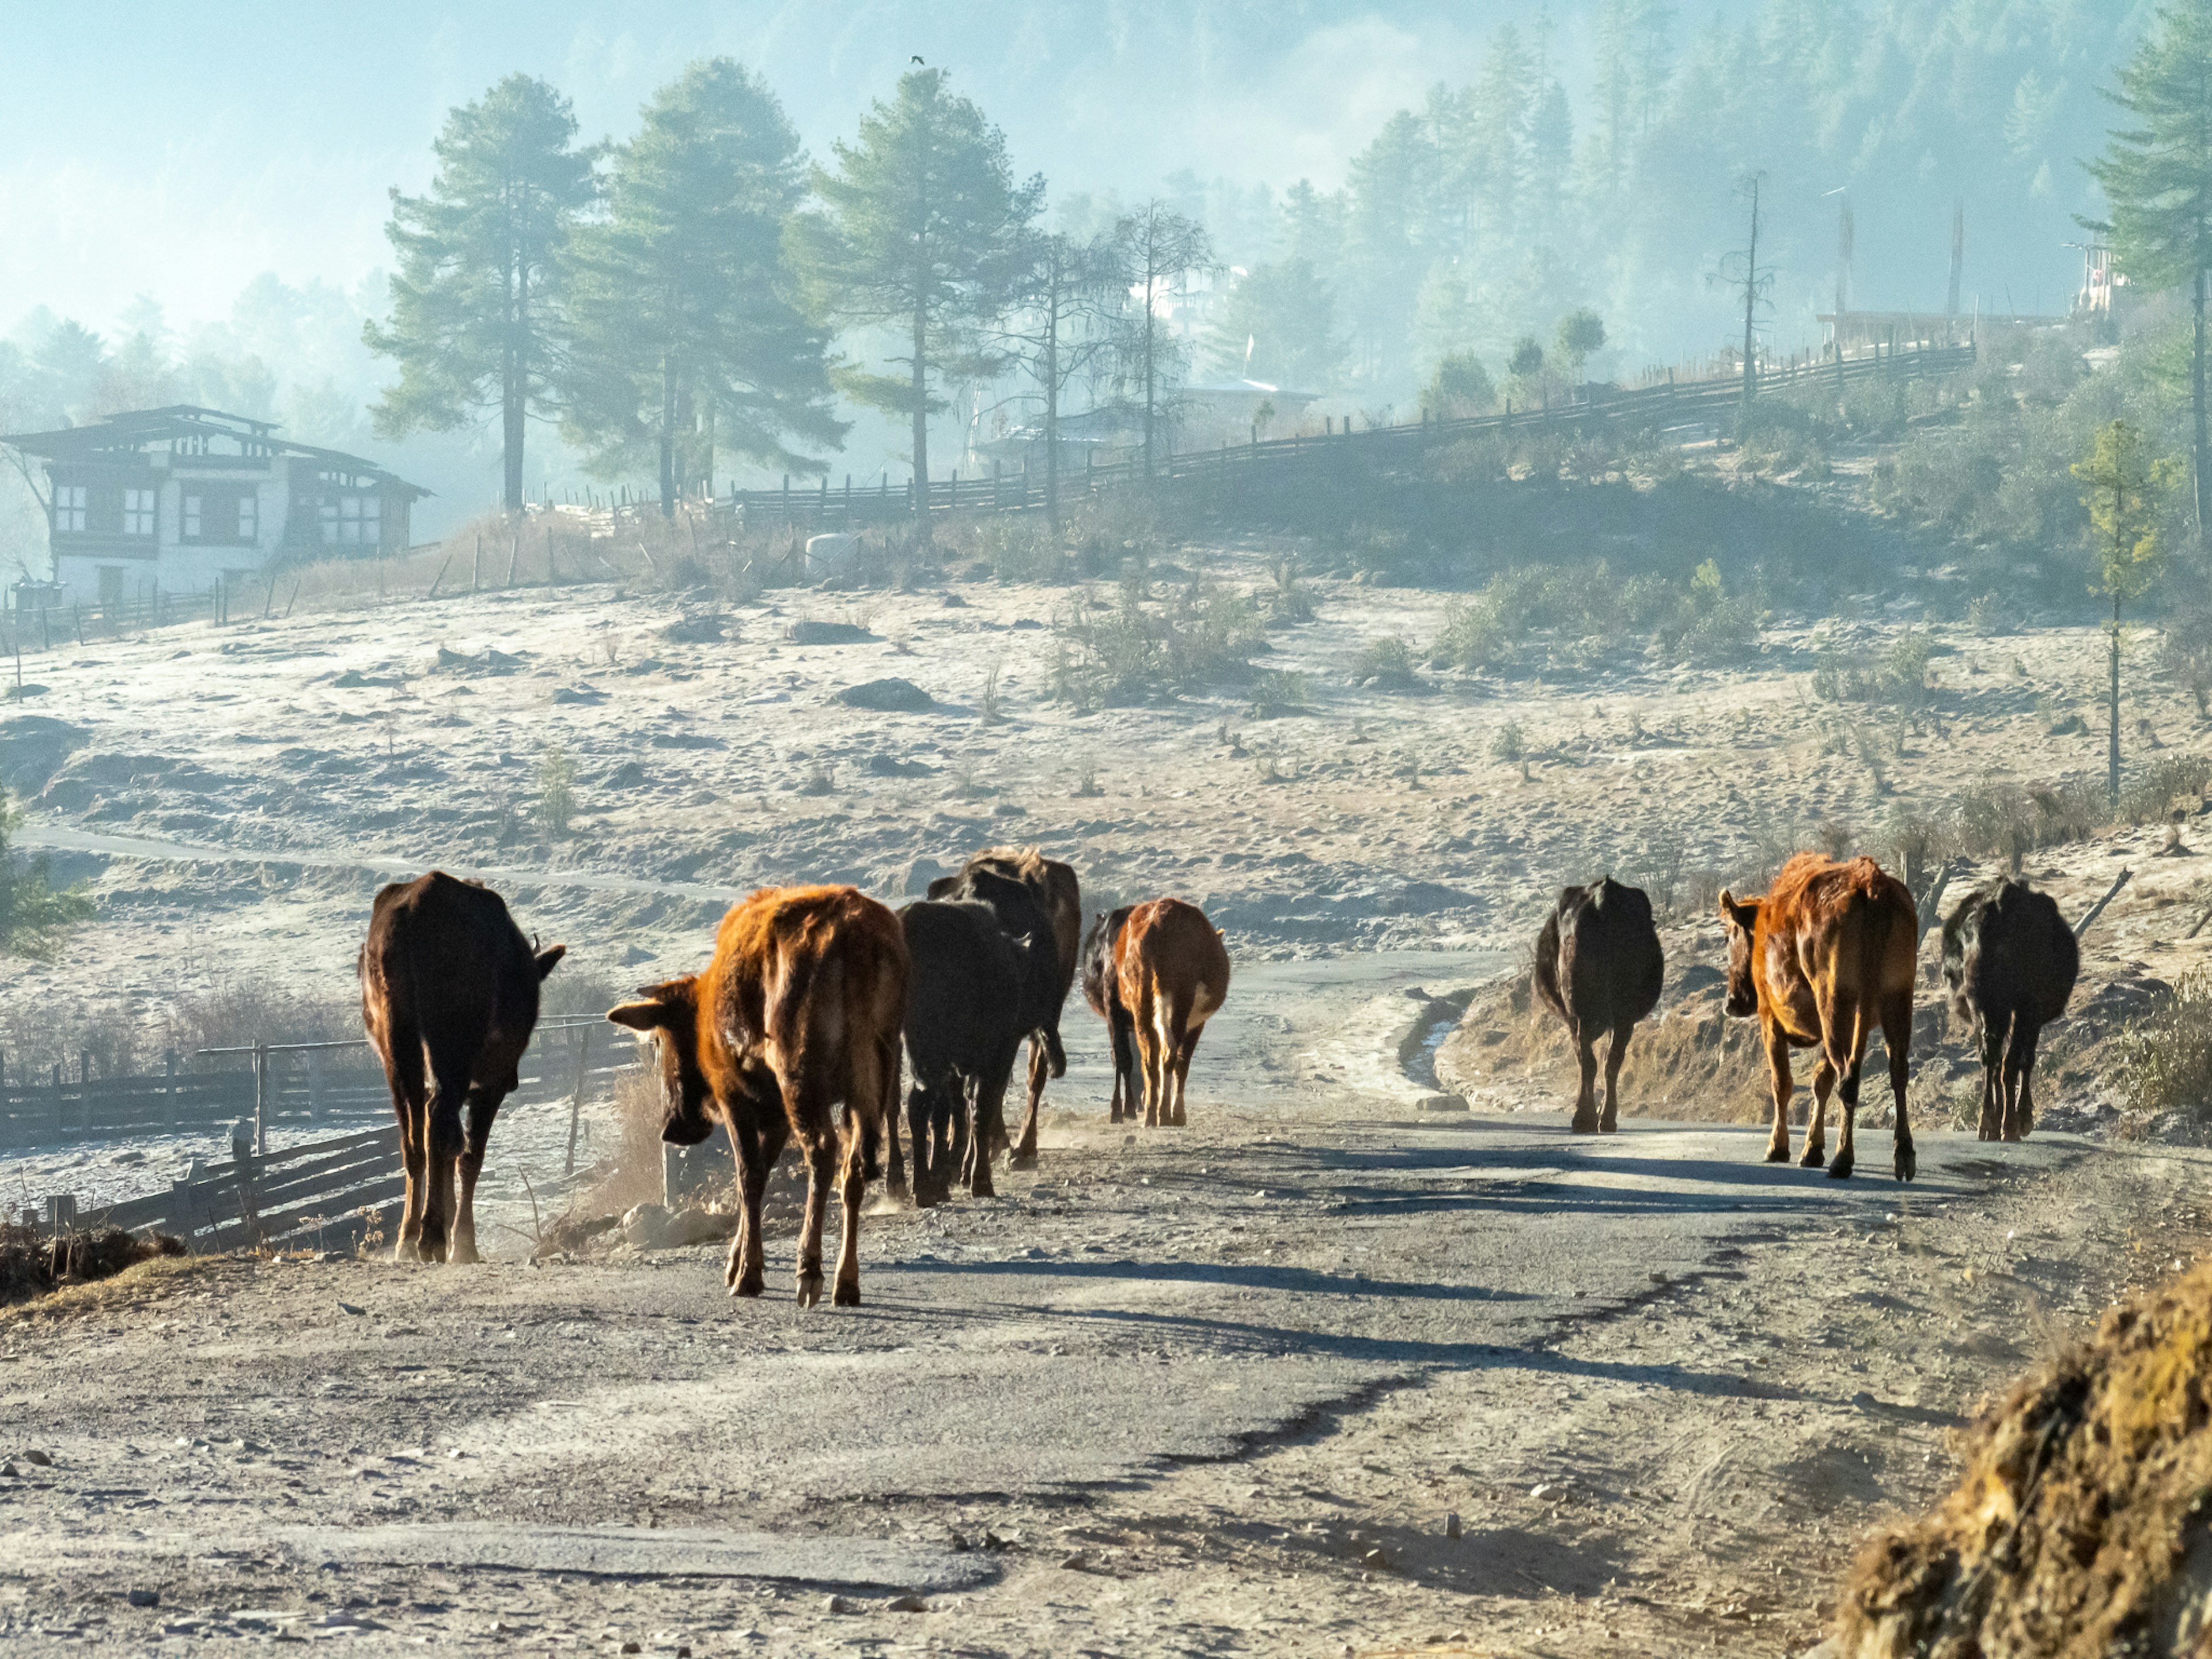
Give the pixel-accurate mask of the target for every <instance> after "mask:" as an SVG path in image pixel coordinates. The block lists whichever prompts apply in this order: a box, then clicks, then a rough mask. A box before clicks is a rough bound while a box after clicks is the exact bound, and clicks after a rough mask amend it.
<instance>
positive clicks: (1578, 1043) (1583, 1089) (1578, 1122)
mask: <svg viewBox="0 0 2212 1659" xmlns="http://www.w3.org/2000/svg"><path fill="white" fill-rule="evenodd" d="M1575 1064H1576V1065H1577V1066H1578V1067H1579V1068H1580V1069H1581V1072H1582V1080H1581V1081H1580V1082H1579V1083H1577V1085H1575V1115H1574V1116H1573V1117H1572V1118H1571V1119H1570V1120H1569V1121H1568V1123H1567V1133H1569V1134H1574V1135H1594V1134H1595V1133H1597V1031H1596V1030H1595V1028H1591V1029H1589V1030H1584V1029H1582V1028H1579V1027H1577V1030H1576V1031H1575Z"/></svg>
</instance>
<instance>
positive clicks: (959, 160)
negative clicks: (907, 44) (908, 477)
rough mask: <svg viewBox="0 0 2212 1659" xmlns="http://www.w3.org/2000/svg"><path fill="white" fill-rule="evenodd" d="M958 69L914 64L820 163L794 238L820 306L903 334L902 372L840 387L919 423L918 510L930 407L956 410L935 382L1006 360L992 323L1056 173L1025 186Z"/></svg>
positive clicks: (854, 379) (1008, 299) (1013, 285)
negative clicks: (815, 202)
mask: <svg viewBox="0 0 2212 1659" xmlns="http://www.w3.org/2000/svg"><path fill="white" fill-rule="evenodd" d="M945 81H946V77H945V71H944V70H934V69H920V70H909V71H908V73H907V74H905V75H903V76H900V77H899V84H898V91H897V93H896V95H895V96H894V97H893V98H892V100H891V101H890V103H888V104H886V103H884V102H883V101H881V100H878V101H877V102H876V103H875V104H874V105H873V106H872V108H871V109H870V111H869V112H868V113H867V115H866V116H865V117H864V118H862V119H861V122H860V134H859V136H858V137H857V138H856V139H855V140H854V142H853V143H851V144H844V143H839V144H837V145H836V146H835V147H834V148H835V152H836V159H837V166H836V169H835V171H831V170H829V169H827V168H823V167H817V168H815V169H814V173H813V175H812V180H813V187H814V191H815V194H816V195H817V196H818V197H820V198H821V202H822V206H821V209H820V210H819V211H817V212H812V213H807V214H802V215H801V216H799V219H798V220H797V221H796V222H794V225H793V233H794V234H793V240H794V244H795V246H796V247H797V248H798V250H799V255H800V258H801V264H802V268H803V270H805V275H806V278H807V282H808V285H809V288H810V289H811V292H812V293H813V295H815V298H816V303H817V307H818V308H819V309H820V311H821V312H822V313H823V314H825V315H827V316H829V317H831V318H833V319H836V320H839V321H842V322H844V323H847V324H857V325H862V326H875V325H890V326H896V327H897V328H898V329H900V330H901V331H902V333H903V336H904V339H903V341H902V343H903V344H904V346H905V348H906V349H905V351H904V353H903V355H894V356H891V357H890V358H888V359H887V360H886V361H888V362H893V363H897V364H901V365H903V367H904V369H905V373H904V374H873V373H870V372H868V371H866V370H862V369H857V368H847V369H846V370H844V371H843V372H842V373H841V374H839V375H838V376H837V380H838V384H839V386H840V387H841V388H842V390H843V391H844V392H845V393H846V394H847V395H848V397H851V398H854V399H856V400H857V401H859V402H861V403H865V404H872V405H873V406H874V407H876V408H878V409H882V410H887V411H890V412H892V413H895V414H903V415H905V416H907V417H908V419H909V421H910V422H912V427H913V434H914V438H913V445H914V448H913V455H914V476H915V512H916V513H919V514H922V515H924V516H926V515H927V510H928V501H929V490H928V485H929V417H930V416H931V415H932V414H933V413H935V412H937V411H938V410H942V409H943V408H945V400H944V398H941V397H940V396H939V395H938V393H937V392H935V391H934V390H933V386H935V385H937V384H940V383H941V382H942V381H943V380H944V379H945V376H946V375H948V374H962V373H966V372H971V371H981V372H989V370H990V369H991V368H994V367H995V366H994V365H992V364H990V363H989V362H988V361H987V356H988V354H987V350H986V343H985V341H984V339H983V336H982V331H983V329H984V327H985V325H987V324H988V323H989V322H990V321H991V320H992V319H994V318H997V317H1000V316H1002V315H1003V314H1005V313H1006V309H1007V307H1009V306H1010V305H1011V304H1012V303H1013V301H1014V300H1015V297H1016V295H1017V294H1018V291H1019V287H1020V283H1021V278H1022V274H1023V268H1024V258H1025V251H1026V249H1027V247H1028V246H1029V242H1028V237H1029V226H1030V221H1031V220H1032V219H1034V218H1035V217H1036V213H1037V209H1038V207H1039V205H1040V204H1042V200H1043V197H1044V180H1043V179H1030V180H1028V181H1027V182H1026V183H1019V184H1018V183H1017V182H1016V181H1015V179H1014V176H1013V170H1012V167H1010V166H1009V165H1008V163H1007V161H1006V135H1005V134H1004V133H1002V132H1000V131H999V129H998V128H996V127H994V126H993V125H990V123H989V122H987V121H986V120H985V119H984V118H983V112H981V110H979V109H977V108H976V107H975V105H974V104H973V103H972V102H970V101H969V100H967V99H965V98H960V97H956V96H954V95H953V94H952V93H951V91H950V90H948V89H947V87H946V84H945Z"/></svg>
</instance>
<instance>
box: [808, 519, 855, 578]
mask: <svg viewBox="0 0 2212 1659" xmlns="http://www.w3.org/2000/svg"><path fill="white" fill-rule="evenodd" d="M859 565H860V538H859V537H858V536H855V535H852V534H850V533H849V532H842V531H840V532H833V533H831V534H829V535H824V536H809V537H808V538H806V574H807V575H808V576H809V577H811V578H812V579H814V580H817V581H820V580H836V579H837V578H839V577H842V576H849V575H851V574H853V572H854V569H855V568H858V567H859Z"/></svg>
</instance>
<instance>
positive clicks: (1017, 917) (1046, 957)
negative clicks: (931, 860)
mask: <svg viewBox="0 0 2212 1659" xmlns="http://www.w3.org/2000/svg"><path fill="white" fill-rule="evenodd" d="M1017 887H1018V888H1019V889H1021V890H1023V892H1024V893H1025V894H1026V895H1027V898H1028V902H1026V903H1024V902H1022V901H1021V900H1020V899H1018V898H1017V897H1016V896H1014V894H1013V893H1012V892H1011V891H1010V889H1012V888H1017ZM929 896H930V897H931V898H933V899H944V898H973V899H981V901H982V902H984V903H986V904H987V905H989V906H990V907H991V908H992V909H994V910H995V911H996V912H998V915H999V920H1000V922H1001V923H1002V924H1003V925H1004V926H1005V927H1006V932H1007V934H1008V936H1009V937H1011V938H1014V939H1020V938H1023V937H1024V936H1027V937H1029V938H1030V939H1034V940H1035V941H1036V943H1037V945H1039V946H1040V947H1044V946H1049V948H1040V949H1038V950H1037V951H1035V952H1033V953H1032V956H1031V957H1030V969H1029V973H1028V975H1027V976H1026V977H1025V978H1024V981H1023V986H1024V989H1023V996H1022V1004H1023V1007H1024V1010H1026V1018H1028V1019H1029V1020H1030V1026H1029V1030H1030V1072H1029V1103H1028V1107H1027V1109H1025V1110H1024V1113H1023V1115H1022V1132H1021V1133H1020V1134H1019V1135H1018V1137H1016V1138H1015V1139H1014V1142H1013V1153H1012V1157H1011V1158H1009V1159H1008V1160H1007V1162H1008V1165H1009V1167H1011V1168H1012V1169H1017V1170H1027V1169H1033V1168H1035V1167H1036V1152H1037V1109H1038V1106H1039V1104H1040V1103H1042V1100H1043V1098H1044V1085H1045V1079H1046V1078H1047V1076H1048V1075H1049V1076H1052V1077H1063V1076H1065V1075H1066V1073H1067V1054H1066V1050H1065V1049H1063V1048H1061V1047H1060V1009H1061V1008H1062V1007H1063V1006H1066V1002H1067V989H1068V987H1069V986H1071V985H1073V983H1074V982H1075V957H1076V952H1077V951H1079V949H1080V948H1081V945H1082V938H1083V890H1082V887H1081V885H1080V884H1079V883H1078V882H1077V880H1076V878H1075V872H1074V871H1073V869H1072V868H1071V867H1069V866H1066V865H1065V864H1062V863H1060V861H1059V860H1056V859H1048V858H1046V857H1045V856H1044V855H1043V854H1042V853H1040V852H1038V851H1037V849H1036V848H1034V847H994V848H987V850H985V851H983V852H981V853H978V854H975V857H973V858H971V859H969V860H968V862H967V863H966V864H965V865H964V866H962V867H961V870H960V872H959V873H958V874H957V875H952V876H941V877H939V878H938V879H937V880H935V881H933V882H932V883H930V884H929ZM1005 1141H1006V1120H1005V1116H1004V1115H1003V1113H1001V1114H999V1115H994V1117H993V1119H992V1121H991V1139H990V1140H989V1141H987V1142H981V1143H977V1144H976V1145H975V1146H974V1147H973V1148H972V1149H971V1154H970V1155H971V1156H975V1157H980V1158H982V1159H983V1160H984V1162H985V1164H988V1163H989V1160H990V1158H991V1154H992V1153H993V1152H994V1151H995V1150H997V1147H998V1146H1000V1145H1001V1144H1003V1143H1004V1142H1005ZM988 1182H989V1176H988V1175H987V1174H986V1176H985V1183H986V1186H985V1190H986V1191H987V1190H988V1189H989V1188H988Z"/></svg>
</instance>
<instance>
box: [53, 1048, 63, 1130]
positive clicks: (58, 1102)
mask: <svg viewBox="0 0 2212 1659" xmlns="http://www.w3.org/2000/svg"><path fill="white" fill-rule="evenodd" d="M61 1138H62V1068H61V1063H60V1062H59V1061H58V1060H57V1061H56V1062H55V1064H54V1139H56V1140H57V1141H58V1140H59V1139H61Z"/></svg>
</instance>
